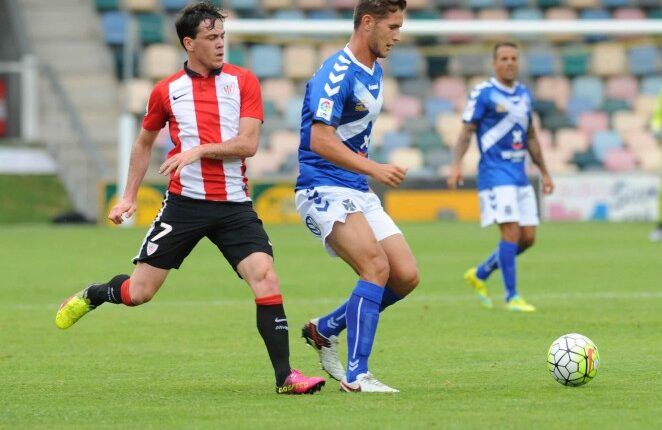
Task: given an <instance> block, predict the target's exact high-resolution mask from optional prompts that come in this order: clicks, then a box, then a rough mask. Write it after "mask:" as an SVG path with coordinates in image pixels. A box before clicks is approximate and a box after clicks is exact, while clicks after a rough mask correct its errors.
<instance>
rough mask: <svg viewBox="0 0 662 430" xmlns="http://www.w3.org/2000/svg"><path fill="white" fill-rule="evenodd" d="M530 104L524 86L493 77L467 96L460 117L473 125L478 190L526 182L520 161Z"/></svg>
mask: <svg viewBox="0 0 662 430" xmlns="http://www.w3.org/2000/svg"><path fill="white" fill-rule="evenodd" d="M532 106H533V98H532V96H531V93H530V92H529V90H528V88H526V87H525V86H524V85H522V84H520V83H515V86H514V87H513V88H509V87H506V86H504V85H502V84H500V83H499V81H497V80H496V79H495V78H491V79H489V80H487V81H484V82H482V83H480V84H478V85H476V87H475V88H474V89H473V91H472V92H471V94H470V95H469V101H468V102H467V106H466V108H465V110H464V114H463V115H462V120H463V121H464V122H466V123H474V124H476V137H477V138H478V147H479V149H480V162H479V163H478V189H479V190H484V189H489V188H493V187H496V186H499V185H517V186H525V185H528V184H529V179H528V177H527V176H526V172H525V165H524V162H525V159H526V152H527V130H528V129H529V124H530V123H531V112H532Z"/></svg>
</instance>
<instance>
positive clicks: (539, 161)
mask: <svg viewBox="0 0 662 430" xmlns="http://www.w3.org/2000/svg"><path fill="white" fill-rule="evenodd" d="M526 134H527V145H528V150H529V154H530V155H531V160H532V161H533V163H534V164H535V165H536V166H538V169H540V174H541V176H542V191H543V193H545V194H551V193H552V192H553V191H554V181H552V177H551V176H550V174H549V171H547V166H546V165H545V159H544V158H543V156H542V148H541V147H540V142H538V135H537V133H536V129H535V127H533V125H529V129H528V130H527V133H526Z"/></svg>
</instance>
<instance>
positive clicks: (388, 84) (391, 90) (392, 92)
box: [382, 76, 400, 112]
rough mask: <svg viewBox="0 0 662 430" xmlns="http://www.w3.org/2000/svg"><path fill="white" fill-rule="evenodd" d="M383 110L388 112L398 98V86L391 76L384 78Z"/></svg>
mask: <svg viewBox="0 0 662 430" xmlns="http://www.w3.org/2000/svg"><path fill="white" fill-rule="evenodd" d="M383 79H384V87H383V88H382V91H384V110H385V111H388V112H390V111H391V110H392V109H393V106H394V105H395V103H396V102H397V100H398V99H399V98H400V85H399V84H398V80H397V79H395V78H394V77H393V76H384V78H383Z"/></svg>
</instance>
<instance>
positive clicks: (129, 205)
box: [108, 200, 138, 225]
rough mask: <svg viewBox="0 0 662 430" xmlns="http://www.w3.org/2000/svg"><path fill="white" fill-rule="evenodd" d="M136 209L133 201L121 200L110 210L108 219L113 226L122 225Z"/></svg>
mask: <svg viewBox="0 0 662 430" xmlns="http://www.w3.org/2000/svg"><path fill="white" fill-rule="evenodd" d="M136 209H138V204H137V203H136V202H135V201H129V200H122V201H121V202H119V203H118V204H116V205H115V206H113V207H112V208H111V209H110V212H108V219H109V220H111V221H112V222H114V223H115V224H118V225H119V224H122V221H124V220H125V219H127V218H131V215H133V214H134V213H135V212H136Z"/></svg>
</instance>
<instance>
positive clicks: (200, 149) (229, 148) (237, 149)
mask: <svg viewBox="0 0 662 430" xmlns="http://www.w3.org/2000/svg"><path fill="white" fill-rule="evenodd" d="M261 125H262V121H261V120H259V119H257V118H248V117H245V118H240V119H239V134H237V136H235V137H233V138H232V139H229V140H226V141H224V142H223V143H208V144H205V145H199V146H196V147H194V148H191V149H189V150H186V151H183V152H180V153H179V154H175V155H173V156H172V157H170V158H168V159H167V160H166V161H165V162H164V163H163V164H162V165H161V167H160V168H159V173H161V174H163V175H169V174H170V173H171V172H172V171H173V170H174V171H175V175H177V176H179V174H180V173H181V172H182V169H183V168H184V166H187V165H189V164H191V163H195V162H196V161H198V160H199V159H201V158H211V159H214V160H223V159H229V158H240V159H244V158H249V157H252V156H253V155H255V153H256V152H257V147H258V144H259V142H260V126H261Z"/></svg>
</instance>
